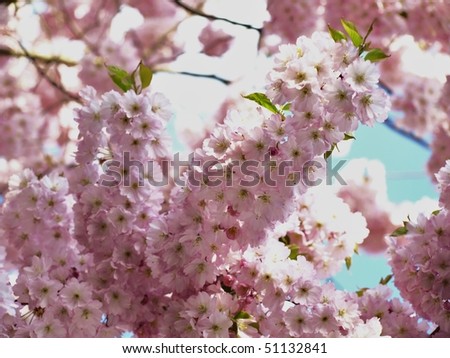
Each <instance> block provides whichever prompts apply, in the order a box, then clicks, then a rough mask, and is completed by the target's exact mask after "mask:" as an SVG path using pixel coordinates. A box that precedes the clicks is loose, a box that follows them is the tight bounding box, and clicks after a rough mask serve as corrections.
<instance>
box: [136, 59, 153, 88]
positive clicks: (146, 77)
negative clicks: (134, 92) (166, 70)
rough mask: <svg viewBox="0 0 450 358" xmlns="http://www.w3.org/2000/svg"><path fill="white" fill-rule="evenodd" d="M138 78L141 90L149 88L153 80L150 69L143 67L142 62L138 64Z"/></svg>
mask: <svg viewBox="0 0 450 358" xmlns="http://www.w3.org/2000/svg"><path fill="white" fill-rule="evenodd" d="M139 78H140V79H141V84H142V88H141V90H143V89H144V88H147V87H148V86H150V83H151V82H152V78H153V72H152V70H151V69H150V67H147V66H145V65H144V64H143V63H142V61H141V62H140V63H139Z"/></svg>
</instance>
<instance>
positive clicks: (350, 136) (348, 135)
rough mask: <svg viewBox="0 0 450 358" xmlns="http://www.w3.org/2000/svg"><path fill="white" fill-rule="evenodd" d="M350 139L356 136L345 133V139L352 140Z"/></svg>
mask: <svg viewBox="0 0 450 358" xmlns="http://www.w3.org/2000/svg"><path fill="white" fill-rule="evenodd" d="M350 139H356V138H355V137H354V136H353V135H352V134H350V133H344V140H350Z"/></svg>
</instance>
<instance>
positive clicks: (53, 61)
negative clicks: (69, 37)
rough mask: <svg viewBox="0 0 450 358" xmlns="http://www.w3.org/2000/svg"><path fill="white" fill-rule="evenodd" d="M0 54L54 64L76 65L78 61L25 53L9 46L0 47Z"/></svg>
mask: <svg viewBox="0 0 450 358" xmlns="http://www.w3.org/2000/svg"><path fill="white" fill-rule="evenodd" d="M0 56H8V57H26V58H28V59H30V60H31V59H33V60H35V61H37V62H40V63H44V64H48V65H50V64H56V65H66V66H69V67H72V66H76V65H77V64H78V63H77V62H75V61H71V60H66V59H64V58H62V57H58V56H44V55H40V54H36V53H30V52H28V53H25V52H18V51H14V50H12V49H10V48H5V47H0Z"/></svg>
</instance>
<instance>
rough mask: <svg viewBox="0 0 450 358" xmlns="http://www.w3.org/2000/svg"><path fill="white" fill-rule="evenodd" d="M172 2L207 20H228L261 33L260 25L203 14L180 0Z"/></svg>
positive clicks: (230, 22)
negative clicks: (255, 25)
mask: <svg viewBox="0 0 450 358" xmlns="http://www.w3.org/2000/svg"><path fill="white" fill-rule="evenodd" d="M174 3H175V4H176V5H178V6H179V7H181V8H183V9H184V10H186V11H187V12H189V13H191V14H193V15H198V16H201V17H204V18H206V19H209V20H221V21H225V22H228V23H229V24H232V25H237V26H242V27H245V28H246V29H250V30H255V31H258V33H259V34H260V35H261V32H262V28H260V27H254V26H252V25H250V24H243V23H241V22H237V21H233V20H230V19H227V18H225V17H220V16H214V15H210V14H205V13H204V12H203V11H200V10H197V9H195V8H193V7H191V6H189V5H186V4H184V3H183V2H182V1H180V0H174Z"/></svg>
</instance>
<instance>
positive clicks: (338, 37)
mask: <svg viewBox="0 0 450 358" xmlns="http://www.w3.org/2000/svg"><path fill="white" fill-rule="evenodd" d="M328 32H329V33H330V35H331V38H332V39H333V40H334V42H340V41H342V40H347V38H346V37H345V35H344V33H342V32H341V31H339V30H336V29H334V28H332V27H331V26H330V24H328Z"/></svg>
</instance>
